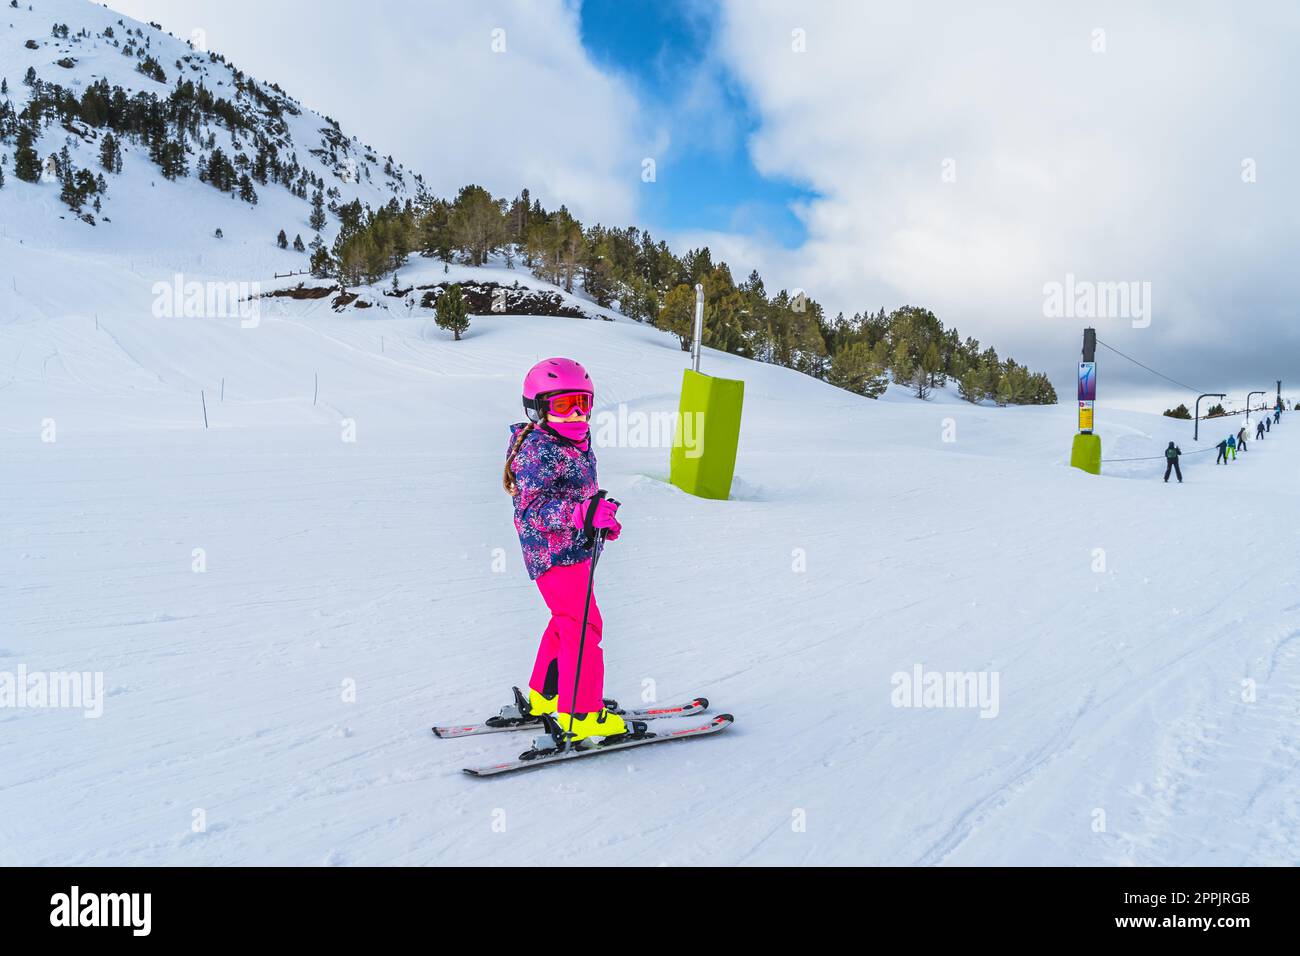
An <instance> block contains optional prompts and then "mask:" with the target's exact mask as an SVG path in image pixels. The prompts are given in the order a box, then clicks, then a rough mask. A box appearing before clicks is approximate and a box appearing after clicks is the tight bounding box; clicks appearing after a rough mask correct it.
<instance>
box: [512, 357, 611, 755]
mask: <svg viewBox="0 0 1300 956" xmlns="http://www.w3.org/2000/svg"><path fill="white" fill-rule="evenodd" d="M594 397H595V389H594V388H593V386H592V382H591V377H590V376H589V375H588V374H587V371H586V369H584V368H583V367H582V366H581V365H579V364H578V363H577V362H575V361H573V360H572V359H566V358H551V359H545V360H543V361H541V362H538V363H537V364H536V365H534V366H533V367H532V369H531V370H530V371H529V372H528V375H527V376H526V377H525V378H524V395H523V398H524V410H525V412H527V414H528V421H527V422H520V423H518V424H516V425H512V426H511V428H510V434H511V438H510V444H509V447H508V451H507V454H506V466H505V475H504V478H503V484H504V485H505V489H506V491H507V492H508V493H509V494H510V495H511V497H513V498H514V505H515V530H516V531H517V532H518V533H519V544H520V546H521V547H522V548H523V552H524V564H525V566H526V567H527V569H528V576H529V577H530V578H532V579H533V580H534V581H536V582H537V588H538V590H540V591H541V592H542V600H544V601H545V602H546V607H547V609H548V610H549V611H550V612H551V620H550V623H548V624H547V626H546V630H545V631H543V632H542V640H541V645H540V646H539V647H538V649H537V659H536V661H535V662H534V664H533V674H532V677H531V678H530V679H529V681H528V703H529V708H530V714H531V716H540V715H542V714H554V715H555V716H556V719H557V720H558V721H559V724H560V727H561V728H562V729H563V730H565V731H568V730H569V729H570V718H572V732H573V740H575V741H576V740H582V739H585V738H587V737H612V736H615V735H617V734H622V733H626V732H627V729H628V728H627V725H626V723H625V721H624V720H623V718H622V717H620V716H619V715H618V714H611V713H608V712H607V711H606V710H605V704H604V700H603V686H604V680H605V662H604V655H603V654H602V652H601V648H600V639H601V632H602V626H603V623H602V621H601V617H600V610H599V609H598V608H597V607H596V598H595V595H594V594H592V595H591V604H590V608H587V596H588V594H589V591H588V584H589V582H590V580H591V559H592V553H593V548H594V542H593V541H592V540H590V539H589V536H588V534H587V533H586V532H587V529H596V530H599V531H604V532H605V534H606V540H609V541H614V540H617V538H618V536H619V533H620V532H621V531H622V526H621V525H620V524H619V522H618V518H617V513H618V502H616V501H612V500H611V499H609V498H606V497H604V496H603V495H601V494H599V492H600V488H599V486H598V484H597V482H596V454H595V452H594V451H593V449H592V447H591V436H590V434H589V430H588V416H589V415H590V414H591V406H592V401H593V400H594ZM584 609H585V610H586V614H587V639H586V641H585V643H583V642H582V641H581V638H582V634H581V631H582V620H583V613H584ZM580 643H582V668H581V673H580V676H575V675H578V674H579V670H578V647H579V644H580ZM576 679H580V680H581V683H580V684H579V685H578V689H577V690H578V692H577V697H576V699H575V697H574V686H573V685H574V681H575V680H576Z"/></svg>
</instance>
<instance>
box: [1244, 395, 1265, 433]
mask: <svg viewBox="0 0 1300 956" xmlns="http://www.w3.org/2000/svg"><path fill="white" fill-rule="evenodd" d="M1266 394H1268V393H1267V392H1265V391H1264V390H1263V389H1262V388H1257V389H1256V390H1255V391H1253V392H1247V393H1246V424H1247V425H1249V424H1250V396H1252V395H1266Z"/></svg>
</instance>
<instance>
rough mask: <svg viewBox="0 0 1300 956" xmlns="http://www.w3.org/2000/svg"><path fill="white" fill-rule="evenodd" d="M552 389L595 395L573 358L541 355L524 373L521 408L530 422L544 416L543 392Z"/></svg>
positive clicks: (580, 367)
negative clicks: (544, 357)
mask: <svg viewBox="0 0 1300 956" xmlns="http://www.w3.org/2000/svg"><path fill="white" fill-rule="evenodd" d="M556 392H586V393H587V394H589V395H591V396H592V397H593V398H594V397H595V388H594V387H593V386H592V384H591V376H590V375H588V374H587V370H586V369H585V368H583V367H582V366H581V365H579V364H578V363H577V362H575V361H574V360H573V359H567V358H549V359H542V360H541V361H540V362H538V363H537V364H536V365H534V366H533V367H532V368H530V369H529V370H528V374H527V375H525V376H524V411H525V412H527V413H528V420H529V421H530V422H540V421H541V420H542V419H543V418H544V417H545V415H546V396H548V395H552V394H554V393H556Z"/></svg>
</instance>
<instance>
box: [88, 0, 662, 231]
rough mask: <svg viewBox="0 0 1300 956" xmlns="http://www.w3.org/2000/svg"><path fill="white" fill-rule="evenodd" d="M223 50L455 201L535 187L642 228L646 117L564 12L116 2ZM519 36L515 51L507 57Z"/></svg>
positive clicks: (289, 0) (213, 0)
mask: <svg viewBox="0 0 1300 956" xmlns="http://www.w3.org/2000/svg"><path fill="white" fill-rule="evenodd" d="M112 6H113V8H114V9H116V10H119V11H120V12H122V13H125V14H127V15H128V16H132V17H135V18H136V19H139V20H146V21H148V20H153V21H156V22H159V23H161V24H162V25H163V27H164V28H165V29H168V30H170V31H171V32H172V33H174V34H176V35H177V36H179V37H183V38H185V37H188V36H189V35H190V31H191V30H192V29H193V28H195V27H200V28H202V29H204V30H205V31H206V34H207V42H208V46H209V48H211V49H213V50H216V51H218V52H220V53H222V54H224V55H225V56H226V57H227V59H229V60H230V61H231V62H232V63H234V64H235V65H236V66H238V67H240V68H241V69H243V70H245V71H246V72H248V73H250V74H251V75H253V76H256V77H258V78H259V79H262V80H264V81H267V82H278V83H279V84H280V85H281V86H282V87H283V88H284V89H285V90H286V91H287V92H288V93H290V94H291V95H293V96H296V97H298V98H299V99H301V100H302V101H303V102H304V103H305V104H306V105H307V106H309V107H311V108H313V109H316V110H319V111H320V112H323V113H326V114H328V115H330V116H332V117H334V119H336V120H338V121H339V123H340V124H341V125H342V127H343V129H344V130H345V131H346V132H348V133H349V134H354V135H356V136H358V137H359V138H360V139H361V140H363V141H364V142H366V143H368V144H369V145H371V146H373V147H374V148H376V149H378V150H380V151H381V153H384V154H392V156H393V157H394V158H395V159H397V160H398V161H399V162H402V163H405V164H407V165H408V166H410V167H413V168H414V169H416V170H417V171H419V172H421V173H423V174H424V176H425V180H426V182H428V184H429V186H430V187H431V188H432V189H433V190H434V191H435V192H437V193H438V194H440V195H449V194H454V192H455V190H456V189H458V188H459V187H460V186H462V185H464V184H465V183H467V182H477V183H478V184H480V185H482V186H485V187H487V188H488V189H489V190H491V191H492V192H493V193H494V194H495V195H498V196H502V195H504V196H514V195H515V194H516V193H517V192H518V191H519V190H520V189H521V188H523V187H525V186H527V187H528V188H529V189H530V190H531V191H532V193H533V195H534V196H536V197H537V198H539V199H541V200H542V201H543V202H544V203H545V204H546V205H548V206H550V207H555V206H558V205H559V204H561V203H565V204H567V205H568V207H569V209H570V210H572V211H573V212H574V214H575V215H577V216H578V217H579V218H581V219H583V220H584V221H590V222H595V221H597V220H601V221H604V222H619V223H623V222H633V221H635V219H636V196H637V191H638V187H639V186H640V174H641V165H640V164H641V159H642V157H643V156H646V155H649V154H648V152H647V149H646V147H645V146H644V145H642V144H641V143H640V142H639V140H641V139H642V130H641V129H640V128H639V120H638V111H637V103H636V100H635V97H634V96H633V95H632V93H631V92H630V91H629V90H628V89H627V88H626V87H625V85H624V84H623V83H622V82H621V81H620V80H619V79H617V78H616V77H613V76H611V75H609V74H607V73H604V72H602V71H601V70H599V69H598V68H597V67H596V66H594V65H593V63H592V62H591V60H590V59H589V58H588V57H587V54H586V51H585V50H584V49H583V47H582V43H581V38H580V34H579V23H578V14H577V11H576V8H575V7H574V6H573V5H572V4H570V3H566V2H564V0H509V2H492V3H486V2H475V3H454V2H429V0H388V2H386V3H382V4H373V5H358V4H341V3H340V4H331V3H324V4H322V3H314V2H308V0H276V2H274V3H268V2H265V0H113V2H112ZM497 29H500V30H503V31H504V41H505V50H506V52H504V53H494V52H493V49H492V41H493V36H494V34H493V31H494V30H497Z"/></svg>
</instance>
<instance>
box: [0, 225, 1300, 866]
mask: <svg viewBox="0 0 1300 956" xmlns="http://www.w3.org/2000/svg"><path fill="white" fill-rule="evenodd" d="M67 228H69V229H71V228H86V227H84V226H80V225H79V224H75V223H69V224H68V225H67ZM0 242H3V247H2V248H3V255H4V260H5V263H6V265H11V264H12V271H13V272H14V274H15V276H16V279H15V283H16V284H14V285H11V283H10V276H8V275H4V276H0V279H2V280H3V283H2V284H3V286H5V287H6V288H4V289H3V290H2V291H0V295H2V296H3V298H0V302H3V303H4V316H3V321H0V498H2V499H3V501H4V512H5V534H4V535H3V537H2V538H0V672H8V673H10V674H16V673H17V672H18V669H19V668H20V667H23V668H25V669H26V670H27V671H28V672H33V671H37V672H46V673H48V672H68V671H78V672H92V673H93V672H101V673H102V674H103V680H104V694H105V698H104V700H103V713H102V716H101V717H99V718H98V719H87V718H86V717H85V716H83V713H82V711H81V710H77V709H71V708H62V709H54V708H34V707H27V708H21V709H17V708H7V709H3V710H0V766H3V767H4V772H3V774H2V775H0V864H4V865H19V864H78V865H79V864H204V865H209V864H237V863H257V864H532V865H546V864H556V863H559V864H588V865H613V864H629V863H633V864H669V865H684V864H702V863H722V864H776V863H785V864H848V863H857V864H941V863H951V864H1087V865H1124V864H1232V865H1237V864H1294V863H1296V862H1297V861H1298V860H1300V806H1298V804H1300V787H1297V775H1296V765H1297V760H1298V759H1300V704H1298V703H1297V702H1298V701H1300V640H1297V637H1298V636H1300V623H1298V621H1297V611H1298V610H1300V603H1297V602H1300V596H1298V595H1300V587H1297V572H1296V563H1295V556H1296V554H1297V553H1298V550H1300V549H1298V548H1297V544H1300V541H1298V540H1297V538H1298V535H1300V520H1298V519H1300V513H1298V512H1300V491H1298V490H1297V484H1296V475H1297V464H1300V431H1297V429H1300V424H1296V423H1294V422H1292V421H1291V420H1289V419H1288V418H1286V417H1284V419H1283V421H1282V424H1281V426H1280V428H1279V427H1275V428H1274V429H1273V431H1272V432H1271V433H1270V434H1269V436H1268V438H1267V439H1266V440H1264V441H1263V442H1258V443H1256V442H1252V443H1251V444H1250V447H1249V451H1247V452H1246V453H1245V454H1244V455H1241V456H1240V457H1239V459H1238V460H1237V461H1235V462H1233V463H1232V464H1231V465H1229V466H1228V467H1223V466H1214V465H1213V464H1212V460H1213V455H1212V454H1210V455H1206V454H1198V455H1190V456H1189V457H1187V458H1185V459H1184V461H1185V464H1186V468H1185V475H1186V478H1187V481H1186V483H1185V484H1183V485H1181V486H1178V485H1173V484H1171V485H1165V484H1162V483H1161V481H1160V480H1159V479H1160V471H1161V468H1162V464H1163V463H1162V462H1159V461H1147V462H1134V463H1124V464H1114V465H1107V466H1106V467H1107V474H1106V476H1104V477H1101V478H1097V477H1091V476H1088V475H1085V474H1083V473H1081V472H1078V471H1075V470H1072V469H1070V468H1069V467H1068V466H1067V464H1066V461H1067V459H1068V454H1069V447H1070V439H1071V436H1072V434H1073V431H1074V424H1073V412H1072V409H1071V407H1070V405H1069V404H1068V403H1067V404H1064V405H1062V406H1060V407H1056V408H1008V409H997V408H986V407H972V406H970V405H967V404H964V403H961V402H958V401H956V400H955V399H954V398H952V397H951V396H949V395H946V394H942V393H941V394H939V395H938V396H936V398H935V400H934V401H932V402H928V403H922V402H918V401H915V400H913V399H910V398H908V397H906V396H905V395H902V394H890V395H888V396H887V397H886V398H885V399H884V400H881V401H870V400H866V399H861V398H857V397H855V396H853V395H850V394H848V393H846V392H843V391H839V390H836V389H834V388H831V387H829V386H827V385H824V384H821V383H818V382H815V381H813V380H811V379H809V378H806V377H803V376H800V375H798V374H795V373H793V372H789V371H785V370H782V369H778V368H774V367H771V366H765V365H761V364H757V363H753V362H748V361H744V360H741V359H738V358H736V357H733V356H728V355H722V354H717V353H713V352H707V351H706V354H705V356H704V368H705V370H706V371H707V372H709V373H712V374H717V375H721V376H727V377H733V378H741V379H744V380H745V383H746V396H745V417H744V428H743V433H742V438H741V443H740V454H739V462H738V466H737V478H736V482H735V489H734V490H735V494H734V498H733V500H731V501H726V502H719V501H704V500H699V499H695V498H692V497H689V496H687V495H685V494H683V493H681V492H680V491H678V490H677V489H675V488H674V487H672V486H670V485H669V484H667V483H666V482H665V480H664V479H665V477H666V473H667V470H668V467H667V462H668V450H667V448H665V447H629V446H630V445H631V444H634V442H633V441H631V440H629V439H635V438H636V436H635V434H630V435H625V436H623V437H624V440H623V441H621V442H617V443H615V444H614V445H613V446H611V447H602V448H600V450H599V458H600V467H601V478H602V483H603V484H604V486H605V487H606V488H608V489H609V491H610V492H611V493H612V494H613V495H615V496H616V497H617V498H619V499H620V500H621V501H622V502H623V511H622V517H623V519H624V526H625V532H624V535H623V537H622V539H621V540H620V541H618V542H616V543H614V544H611V545H610V547H609V549H608V550H607V552H606V556H605V558H604V560H603V561H602V562H601V565H600V568H599V579H598V584H597V593H598V596H599V599H600V603H601V607H602V610H603V613H604V618H605V622H606V636H605V650H606V664H607V676H608V680H607V685H606V692H607V694H609V695H611V696H616V697H618V698H620V699H622V700H625V701H628V702H636V701H639V700H641V699H642V694H643V693H645V692H647V690H652V691H653V693H654V694H655V695H657V698H658V700H660V701H663V702H671V701H675V700H678V699H681V698H683V697H688V696H693V695H697V694H703V695H706V696H708V697H709V698H710V699H711V701H712V702H713V709H714V710H715V711H727V712H731V713H734V714H735V715H736V718H737V722H736V724H735V725H734V726H733V727H732V728H731V729H729V730H728V731H727V732H726V733H724V734H722V735H719V736H717V737H714V738H708V739H704V740H699V741H689V742H688V741H683V742H681V743H673V744H665V745H663V746H657V747H651V748H646V749H642V750H634V751H629V752H627V753H623V754H610V755H607V756H603V757H600V758H597V759H592V760H590V761H581V762H578V763H574V764H569V765H564V766H557V767H552V768H547V769H541V770H537V771H533V772H529V773H525V774H521V775H517V776H513V777H507V778H500V779H490V780H475V779H472V778H469V777H466V776H465V775H463V774H462V773H461V772H460V769H461V768H462V767H465V766H472V765H476V764H482V763H485V762H488V761H490V760H492V759H495V758H498V757H502V756H509V755H513V754H515V753H518V752H519V751H521V750H522V749H524V748H525V747H526V746H527V744H528V742H529V736H528V735H526V734H515V735H496V736H489V737H480V738H470V739H462V740H450V741H443V740H438V739H435V738H434V737H433V736H432V734H431V733H430V731H429V728H430V726H431V725H433V724H434V723H445V722H456V721H462V720H465V719H468V718H476V717H486V716H488V715H489V714H491V713H493V712H495V710H496V709H497V708H498V707H500V706H501V705H503V704H505V703H507V702H508V700H509V688H510V686H511V685H512V684H517V683H521V682H523V681H525V680H526V679H527V676H528V671H529V667H530V664H531V661H532V656H533V653H534V649H535V645H536V639H537V636H538V634H539V633H540V631H541V629H542V627H543V625H544V623H545V613H544V609H543V605H542V602H541V599H540V596H539V595H538V593H537V591H536V588H535V587H534V585H532V584H531V583H530V582H529V580H528V578H527V576H526V574H525V573H524V570H523V566H522V562H521V559H520V554H519V550H518V544H517V541H516V539H515V536H514V531H513V527H512V525H511V521H510V502H509V499H508V497H507V496H506V495H505V493H504V492H503V491H502V490H501V487H500V472H501V461H502V455H503V451H504V446H505V442H506V438H507V426H508V425H509V424H510V423H511V422H513V421H516V420H518V419H519V418H520V417H521V415H520V409H519V400H518V393H519V381H520V379H521V377H522V375H523V373H524V371H525V370H526V369H527V367H528V366H529V365H530V364H531V363H532V362H534V361H535V360H537V359H538V358H541V357H545V356H547V355H552V354H561V355H571V356H574V357H576V358H579V359H580V360H581V361H583V362H584V363H585V364H586V365H587V367H588V368H589V369H591V371H592V373H593V375H594V376H595V381H596V383H597V387H598V390H599V392H598V409H597V411H598V412H599V413H605V414H613V415H618V414H623V415H625V416H627V418H626V420H627V421H628V422H630V423H635V422H636V421H637V420H638V416H642V415H650V414H654V413H661V414H666V413H671V412H672V411H674V410H675V408H676V400H677V395H678V390H679V387H680V380H681V373H682V369H683V367H684V366H685V364H686V360H687V359H686V356H685V355H684V353H682V352H681V351H680V350H679V348H678V347H677V345H676V342H675V340H674V339H672V338H671V337H669V336H667V335H665V334H663V333H660V332H657V331H655V330H653V329H650V328H647V327H644V326H640V325H637V324H635V323H631V322H627V321H617V322H601V321H581V320H572V319H549V318H527V317H510V316H487V317H480V318H476V319H474V321H473V326H472V328H471V330H470V332H469V334H468V335H467V337H466V338H465V340H464V341H461V342H453V341H452V340H451V337H450V335H448V334H446V333H443V332H440V331H438V330H436V329H435V328H433V326H432V324H431V322H430V321H429V319H428V317H427V316H425V315H417V314H414V313H412V314H410V315H409V316H408V315H403V314H402V311H401V310H394V311H390V312H383V311H382V310H379V309H375V310H371V312H370V313H367V314H364V315H363V314H362V313H358V312H355V311H350V312H348V313H345V314H341V315H336V314H335V313H333V312H332V311H331V310H330V308H329V304H328V300H326V301H317V302H297V303H293V302H287V301H284V300H278V301H277V302H276V303H274V304H268V305H267V307H266V309H265V310H264V314H263V316H262V318H261V321H260V323H259V324H258V325H257V326H256V327H255V328H241V325H240V322H239V321H238V319H208V318H172V319H167V318H155V317H153V315H152V314H151V303H152V301H153V298H154V296H153V292H152V289H151V285H152V283H153V282H154V281H158V280H159V279H164V278H166V277H167V274H166V273H165V272H157V273H151V272H145V273H141V272H136V271H132V269H131V268H130V263H129V262H128V261H126V260H125V259H122V260H118V261H116V262H114V261H110V259H109V258H108V257H107V256H106V257H105V258H102V259H101V258H95V257H93V256H84V257H81V258H74V257H72V256H70V255H68V254H65V253H61V252H56V251H51V250H49V249H45V250H38V249H34V248H32V247H31V246H30V245H20V244H19V243H17V242H15V241H13V240H12V239H9V240H0ZM426 266H427V263H424V262H421V263H420V264H419V265H418V266H417V267H416V268H423V267H426ZM7 271H9V270H6V272H7ZM267 271H268V272H269V271H271V270H270V268H268V269H267ZM437 271H438V273H441V269H440V267H439V268H438V270H437ZM453 271H455V270H453ZM516 274H517V275H519V276H520V278H523V277H524V276H523V274H522V273H516ZM413 275H414V270H413V272H412V276H413ZM403 278H404V281H405V279H406V278H408V277H406V276H404V277H403ZM96 322H98V328H96ZM1074 339H1075V335H1074V331H1073V330H1070V331H1068V332H1067V331H1064V330H1063V333H1062V341H1063V346H1062V351H1063V361H1064V362H1066V363H1068V362H1069V361H1070V360H1071V358H1072V356H1071V354H1070V353H1072V351H1073V348H1074ZM223 378H224V380H225V385H224V389H225V393H224V401H222V400H221V398H220V389H221V381H222V379H223ZM317 382H318V383H319V386H318V387H319V393H318V397H317V399H316V401H315V404H313V392H314V391H315V389H316V388H317ZM200 390H202V391H203V392H204V393H205V396H206V402H207V412H208V416H209V421H210V425H211V427H210V428H208V429H206V430H205V429H204V427H203V419H202V407H201V404H200ZM1101 399H1102V404H1101V410H1100V413H1099V416H1098V420H1099V426H1100V432H1101V435H1102V438H1103V442H1104V443H1105V451H1106V457H1108V458H1109V457H1138V456H1142V455H1159V454H1160V451H1161V449H1162V448H1163V446H1164V444H1165V442H1166V441H1167V440H1169V439H1170V438H1174V439H1177V440H1178V441H1179V442H1180V444H1181V445H1182V447H1183V450H1184V451H1185V452H1191V451H1193V450H1194V449H1196V448H1197V447H1204V446H1207V445H1208V444H1209V443H1210V441H1217V440H1218V439H1219V438H1221V437H1223V436H1222V435H1219V434H1217V432H1215V429H1214V427H1210V426H1207V428H1206V430H1205V431H1203V437H1202V442H1201V445H1200V446H1197V445H1196V444H1194V443H1193V442H1192V441H1191V435H1190V427H1189V425H1188V424H1187V423H1178V422H1174V421H1171V420H1169V419H1164V418H1161V417H1159V416H1154V415H1142V414H1137V413H1114V412H1110V411H1108V410H1107V408H1106V405H1105V395H1104V394H1103V395H1102V396H1101ZM620 410H621V411H620ZM349 423H350V424H349ZM1216 424H1217V423H1216ZM349 427H351V428H352V429H354V433H355V441H346V440H345V438H346V437H348V431H347V430H348V428H349ZM1232 427H1233V428H1234V429H1235V427H1236V423H1235V424H1233V425H1232ZM1227 428H1228V425H1227V424H1226V423H1223V424H1219V425H1218V430H1220V431H1223V432H1224V433H1225V434H1226V432H1227ZM51 429H53V431H51ZM1206 432H1209V433H1211V434H1209V435H1208V436H1207V434H1206ZM50 437H53V438H54V440H53V441H49V440H43V438H44V439H48V438H50ZM945 438H952V439H953V440H951V441H945ZM196 549H202V555H203V558H204V560H205V561H206V571H205V572H203V573H196V571H195V570H194V566H195V562H196V560H198V559H196V557H195V552H196ZM918 665H919V666H920V667H921V668H922V669H923V670H922V673H923V674H929V673H931V672H939V673H941V674H942V673H945V672H976V673H977V674H982V675H983V678H984V680H985V681H986V685H985V686H986V689H989V690H991V688H992V686H993V684H992V682H993V681H994V680H996V688H997V694H996V697H995V698H992V699H991V700H986V701H985V702H984V703H985V705H986V706H984V707H983V708H980V707H901V706H895V704H896V703H897V702H898V701H897V690H896V681H897V679H896V676H895V675H897V674H900V673H902V674H907V675H911V674H912V673H914V668H916V667H917V666H918ZM349 688H355V694H354V698H355V699H354V700H352V695H350V694H349V693H348V689H349ZM990 705H991V706H990ZM982 713H984V714H987V715H988V716H981V714H982ZM198 811H202V813H201V814H199V813H198ZM196 821H201V822H202V824H203V825H202V826H198V824H197V823H196ZM196 831H197V832H196Z"/></svg>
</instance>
